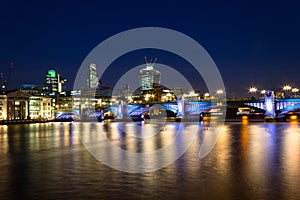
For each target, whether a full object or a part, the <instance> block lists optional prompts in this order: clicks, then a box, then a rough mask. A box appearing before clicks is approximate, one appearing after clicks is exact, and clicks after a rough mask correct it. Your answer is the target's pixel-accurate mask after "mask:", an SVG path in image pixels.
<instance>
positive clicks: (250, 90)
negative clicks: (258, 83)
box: [249, 87, 257, 93]
mask: <svg viewBox="0 0 300 200" xmlns="http://www.w3.org/2000/svg"><path fill="white" fill-rule="evenodd" d="M249 92H250V93H256V92H257V88H256V87H251V88H249Z"/></svg>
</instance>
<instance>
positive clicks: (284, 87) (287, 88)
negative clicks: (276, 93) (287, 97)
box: [282, 85, 292, 91]
mask: <svg viewBox="0 0 300 200" xmlns="http://www.w3.org/2000/svg"><path fill="white" fill-rule="evenodd" d="M282 89H283V90H284V91H289V90H291V89H292V87H291V86H290V85H285V86H283V88H282Z"/></svg>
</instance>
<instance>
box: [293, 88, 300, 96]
mask: <svg viewBox="0 0 300 200" xmlns="http://www.w3.org/2000/svg"><path fill="white" fill-rule="evenodd" d="M298 92H299V89H298V88H293V89H292V93H294V97H295V96H296V94H297V93H298Z"/></svg>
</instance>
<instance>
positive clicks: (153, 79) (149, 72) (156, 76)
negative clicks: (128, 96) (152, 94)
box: [139, 63, 160, 91]
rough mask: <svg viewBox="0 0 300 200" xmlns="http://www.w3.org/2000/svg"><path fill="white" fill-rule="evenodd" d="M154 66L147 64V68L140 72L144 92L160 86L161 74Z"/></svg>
mask: <svg viewBox="0 0 300 200" xmlns="http://www.w3.org/2000/svg"><path fill="white" fill-rule="evenodd" d="M153 66H154V63H146V68H144V69H141V70H140V72H139V78H140V86H141V90H142V91H146V90H153V89H154V86H155V85H159V84H160V72H159V71H157V70H155V69H154V68H153Z"/></svg>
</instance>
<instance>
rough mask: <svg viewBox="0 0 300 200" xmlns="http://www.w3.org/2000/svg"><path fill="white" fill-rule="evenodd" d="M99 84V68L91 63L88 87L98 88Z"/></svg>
mask: <svg viewBox="0 0 300 200" xmlns="http://www.w3.org/2000/svg"><path fill="white" fill-rule="evenodd" d="M98 83H99V76H98V73H97V66H96V64H94V63H90V64H89V66H88V77H87V87H88V88H97V87H98Z"/></svg>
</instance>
